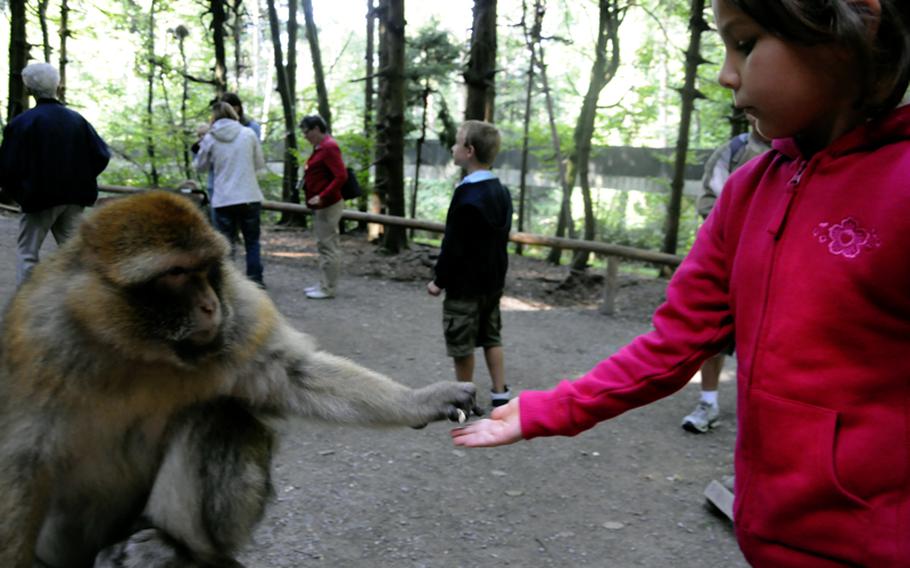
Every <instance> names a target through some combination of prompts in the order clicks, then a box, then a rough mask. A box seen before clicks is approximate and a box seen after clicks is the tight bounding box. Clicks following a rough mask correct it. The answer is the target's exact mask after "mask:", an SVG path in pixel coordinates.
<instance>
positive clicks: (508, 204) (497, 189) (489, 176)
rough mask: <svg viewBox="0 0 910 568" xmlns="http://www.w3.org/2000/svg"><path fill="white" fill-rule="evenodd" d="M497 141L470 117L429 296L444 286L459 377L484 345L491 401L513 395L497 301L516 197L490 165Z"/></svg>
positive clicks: (457, 148)
mask: <svg viewBox="0 0 910 568" xmlns="http://www.w3.org/2000/svg"><path fill="white" fill-rule="evenodd" d="M499 146H500V135H499V131H498V130H497V129H496V127H495V126H493V125H492V124H489V123H487V122H481V121H478V120H468V121H465V123H464V124H462V125H461V128H460V129H459V130H458V135H457V137H456V139H455V145H454V146H452V158H453V161H454V162H455V165H456V166H460V167H462V168H464V169H465V171H466V172H467V175H466V176H465V177H464V179H462V180H461V183H459V184H458V186H457V187H456V188H455V193H454V195H453V196H452V203H451V204H450V205H449V211H448V214H447V215H446V230H445V236H444V237H443V239H442V248H441V250H440V252H439V258H438V260H437V261H436V267H435V273H436V277H435V278H434V279H433V281H431V282H430V283H429V284H427V292H429V293H430V295H432V296H438V295H439V294H440V293H441V292H442V291H443V290H445V291H446V294H445V300H444V301H443V304H442V319H443V330H444V333H445V340H446V352H447V353H448V355H449V356H450V357H452V358H453V359H454V362H455V376H456V378H457V379H458V380H459V381H465V382H471V381H472V380H473V378H474V349H475V348H476V347H483V353H484V359H485V360H486V364H487V369H488V371H489V373H490V378H491V379H492V382H493V388H492V391H491V393H490V397H491V400H492V403H493V406H500V405H503V404H506V403H507V402H508V401H509V398H510V397H511V392H510V391H509V388H508V386H506V384H505V372H504V369H503V350H502V339H501V337H500V331H501V328H502V321H501V318H500V313H499V299H500V298H501V297H502V290H503V286H504V285H505V278H506V270H507V268H508V263H509V260H508V253H507V251H506V245H507V244H508V242H509V230H510V229H511V227H512V196H511V195H510V194H509V190H507V189H506V188H505V187H503V185H502V184H501V183H499V179H498V178H497V177H496V176H495V175H493V173H492V172H491V171H490V166H491V165H492V164H493V160H494V159H495V158H496V154H497V153H498V152H499Z"/></svg>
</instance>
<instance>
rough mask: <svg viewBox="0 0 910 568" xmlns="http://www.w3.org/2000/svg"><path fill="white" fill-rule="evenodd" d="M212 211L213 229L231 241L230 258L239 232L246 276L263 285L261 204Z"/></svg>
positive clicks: (247, 204)
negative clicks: (241, 239)
mask: <svg viewBox="0 0 910 568" xmlns="http://www.w3.org/2000/svg"><path fill="white" fill-rule="evenodd" d="M213 211H214V215H213V216H214V220H215V228H216V229H218V230H219V231H220V232H221V234H223V235H224V236H225V237H227V238H228V240H229V241H231V256H232V257H233V255H234V250H235V248H236V243H237V230H238V229H239V230H240V233H241V234H242V235H243V245H244V247H245V248H246V275H247V277H248V278H249V279H250V280H252V281H253V282H256V283H257V284H263V280H262V259H261V258H260V251H259V214H260V212H261V211H262V204H261V203H258V202H256V203H239V204H237V205H228V206H227V207H217V208H215V209H213Z"/></svg>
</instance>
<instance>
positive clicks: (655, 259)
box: [98, 185, 682, 315]
mask: <svg viewBox="0 0 910 568" xmlns="http://www.w3.org/2000/svg"><path fill="white" fill-rule="evenodd" d="M98 189H100V190H101V191H105V192H108V193H138V192H141V191H147V188H137V187H124V186H117V185H100V186H99V187H98ZM262 208H263V209H267V210H270V211H284V212H288V213H303V214H310V213H312V212H313V211H312V210H311V209H309V208H307V207H304V206H302V205H295V204H293V203H284V202H282V201H263V202H262ZM342 218H343V219H351V220H354V221H365V222H367V223H377V224H381V225H395V226H399V227H405V228H408V229H417V230H419V231H430V232H435V233H442V232H444V231H445V224H444V223H437V222H434V221H424V220H421V219H408V218H405V217H396V216H394V215H380V214H377V213H364V212H362V211H357V210H354V209H345V210H344V212H343V213H342ZM509 240H510V241H512V242H514V243H522V244H525V245H532V246H542V247H551V248H561V249H565V250H576V251H587V252H590V253H594V254H599V255H602V256H605V257H606V258H607V267H606V274H605V278H604V299H603V303H602V304H601V307H600V311H601V313H604V314H607V315H612V314H613V313H614V312H615V310H616V294H617V293H618V291H619V281H618V274H619V263H620V261H621V259H626V260H637V261H642V262H649V263H652V264H660V265H664V266H668V267H671V268H672V267H676V266H678V265H679V263H680V262H682V258H681V257H679V256H677V255H674V254H666V253H663V252H655V251H649V250H643V249H637V248H635V247H629V246H623V245H614V244H610V243H602V242H596V241H585V240H581V239H565V238H560V237H549V236H545V235H535V234H533V233H519V232H513V233H511V234H510V235H509Z"/></svg>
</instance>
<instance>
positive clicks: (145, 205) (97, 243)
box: [79, 191, 230, 286]
mask: <svg viewBox="0 0 910 568" xmlns="http://www.w3.org/2000/svg"><path fill="white" fill-rule="evenodd" d="M79 234H80V237H81V239H82V244H83V246H82V260H83V261H84V262H86V263H87V264H88V265H89V266H91V267H92V268H93V269H94V270H96V271H98V272H100V273H102V274H104V275H105V276H106V277H108V278H109V279H111V280H112V281H113V282H114V283H116V284H118V285H121V286H124V285H130V284H137V283H141V282H146V281H148V280H150V279H151V278H153V277H154V276H155V275H158V274H161V273H162V272H165V271H167V270H169V269H171V268H173V267H175V266H183V267H195V266H199V265H202V264H205V263H207V262H213V261H218V260H221V259H224V258H225V257H226V256H227V254H228V252H229V250H230V246H229V245H228V242H227V240H226V239H225V238H224V237H223V236H221V235H220V234H219V233H218V232H217V231H215V230H214V229H213V228H212V227H211V225H210V224H209V222H208V220H207V219H206V218H205V217H204V216H203V215H202V212H201V211H200V210H199V208H198V207H197V206H196V204H195V203H193V202H192V201H190V200H189V199H187V198H186V197H184V196H181V195H178V194H175V193H168V192H164V191H152V192H148V193H142V194H138V195H133V196H130V197H124V198H122V199H115V200H113V201H110V202H108V203H106V204H105V205H103V206H101V207H99V208H98V209H97V210H96V211H94V212H93V213H92V214H91V215H89V216H87V217H86V219H85V220H84V221H83V223H82V225H81V226H80V230H79Z"/></svg>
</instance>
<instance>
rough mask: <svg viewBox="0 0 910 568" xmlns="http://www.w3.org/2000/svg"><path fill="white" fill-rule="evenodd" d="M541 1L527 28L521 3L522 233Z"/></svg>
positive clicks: (519, 252)
mask: <svg viewBox="0 0 910 568" xmlns="http://www.w3.org/2000/svg"><path fill="white" fill-rule="evenodd" d="M540 4H541V0H537V1H536V2H535V5H534V23H533V24H531V26H530V27H528V24H527V15H528V10H527V3H526V2H525V1H522V3H521V28H522V33H523V35H524V38H525V45H526V46H527V48H528V53H529V55H530V59H529V61H528V73H527V75H528V86H527V90H526V92H525V116H524V124H523V128H522V136H521V181H520V182H519V190H518V232H520V233H523V232H524V230H525V216H526V213H525V200H526V197H527V183H526V181H527V175H528V152H529V145H530V130H531V100H532V98H533V95H534V72H535V71H536V69H537V47H536V46H537V42H538V41H539V40H540V23H541V21H542V19H543V11H542V9H541V5H540ZM523 252H524V247H523V246H522V244H521V243H517V244H516V245H515V254H517V255H518V256H521V255H522V253H523Z"/></svg>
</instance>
